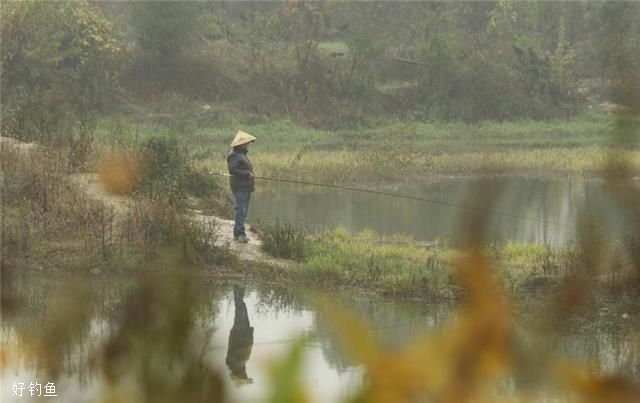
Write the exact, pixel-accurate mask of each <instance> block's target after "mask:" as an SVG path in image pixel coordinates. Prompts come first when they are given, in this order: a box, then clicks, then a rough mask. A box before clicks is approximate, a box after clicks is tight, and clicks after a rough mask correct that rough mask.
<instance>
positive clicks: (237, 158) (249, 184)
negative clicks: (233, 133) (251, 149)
mask: <svg viewBox="0 0 640 403" xmlns="http://www.w3.org/2000/svg"><path fill="white" fill-rule="evenodd" d="M227 166H228V167H229V174H231V175H232V176H231V177H229V185H231V191H232V192H238V191H244V192H253V191H254V189H255V185H254V182H255V180H254V179H253V176H251V175H249V173H251V174H253V166H252V165H251V161H250V160H249V157H248V156H247V150H246V149H241V148H237V147H236V148H233V149H232V150H231V152H230V153H229V155H228V156H227Z"/></svg>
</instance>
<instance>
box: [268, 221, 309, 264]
mask: <svg viewBox="0 0 640 403" xmlns="http://www.w3.org/2000/svg"><path fill="white" fill-rule="evenodd" d="M259 228H260V238H261V239H262V247H263V249H264V250H265V251H266V252H267V253H269V254H270V255H272V256H274V257H281V258H285V259H295V260H300V259H303V258H304V255H305V242H304V238H305V232H304V231H303V230H301V229H299V228H295V227H293V226H292V225H291V224H288V223H284V222H281V221H279V220H276V221H274V222H272V223H261V224H260V225H259Z"/></svg>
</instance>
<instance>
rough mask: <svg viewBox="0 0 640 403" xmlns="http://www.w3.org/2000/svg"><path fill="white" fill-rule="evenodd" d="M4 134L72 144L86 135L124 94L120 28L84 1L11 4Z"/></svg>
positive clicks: (5, 18)
mask: <svg viewBox="0 0 640 403" xmlns="http://www.w3.org/2000/svg"><path fill="white" fill-rule="evenodd" d="M2 11H3V12H2V38H3V40H2V43H3V46H2V95H3V105H2V106H3V107H2V118H3V119H2V122H3V127H2V129H3V132H4V133H6V134H9V135H11V136H14V137H17V138H20V139H25V140H39V141H43V142H48V143H57V144H67V142H68V141H70V139H71V135H72V133H73V131H74V130H79V131H80V135H81V136H83V135H84V136H86V133H87V132H89V131H90V129H91V128H92V126H93V124H94V118H95V116H94V114H95V112H97V111H99V110H104V108H105V107H106V106H107V105H108V104H109V103H110V102H111V101H112V100H113V97H114V96H115V95H116V93H117V90H118V82H117V74H118V68H117V64H116V61H117V57H118V55H119V54H120V48H119V47H118V45H117V44H116V41H115V37H114V33H113V29H112V25H111V23H110V22H108V21H107V20H106V19H105V18H104V17H103V16H102V15H101V13H100V10H99V8H97V7H96V6H95V5H93V4H90V3H88V2H85V1H79V2H58V3H51V2H35V1H19V2H9V3H7V4H5V5H4V6H3V10H2Z"/></svg>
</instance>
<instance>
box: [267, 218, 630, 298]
mask: <svg viewBox="0 0 640 403" xmlns="http://www.w3.org/2000/svg"><path fill="white" fill-rule="evenodd" d="M269 232H271V233H272V235H269V236H271V237H273V236H274V235H273V233H277V234H279V235H278V236H280V238H279V239H281V243H280V244H279V246H280V247H281V248H283V247H285V246H283V245H286V247H290V245H291V244H290V243H289V241H288V240H293V243H294V244H295V245H296V246H297V247H298V248H300V249H299V250H301V251H304V252H303V257H302V259H301V260H300V262H299V263H298V264H297V265H293V266H291V267H288V268H287V269H282V270H286V272H284V271H282V270H281V271H279V273H280V277H282V278H283V280H282V281H294V282H296V283H304V284H318V283H322V284H324V285H329V286H331V285H333V286H345V287H356V288H361V289H366V290H373V291H376V292H379V293H381V294H383V295H386V296H391V297H400V298H426V299H451V298H454V297H456V296H458V295H459V294H460V292H461V290H460V289H459V288H458V287H457V285H456V284H457V281H456V278H455V277H456V276H455V270H454V267H455V264H456V259H457V258H458V257H459V256H460V251H459V250H457V249H453V248H448V247H445V246H442V245H440V244H437V243H436V244H425V243H420V242H418V241H416V240H414V239H412V238H410V237H406V236H400V235H393V236H381V235H379V234H377V233H375V232H374V231H371V230H365V231H361V232H358V233H350V232H348V231H347V230H345V229H341V228H338V229H333V230H328V231H324V232H321V233H316V234H312V233H303V232H302V231H299V230H295V229H292V228H291V227H290V226H288V225H285V224H282V223H279V224H278V225H277V226H272V227H270V228H269ZM292 233H293V234H296V236H295V237H289V238H288V237H287V236H286V234H292ZM270 242H271V241H270ZM270 248H271V247H270ZM268 250H270V249H268ZM618 252H619V251H616V250H615V248H612V249H611V250H609V251H607V253H608V254H609V256H610V257H611V259H610V260H611V261H612V262H613V261H617V260H616V258H615V257H616V256H618V255H619V253H618ZM276 253H279V252H276ZM485 254H486V255H487V256H488V257H489V258H490V259H491V261H492V262H493V263H492V267H493V268H494V274H495V276H496V278H497V279H498V281H499V282H500V283H501V284H502V286H503V287H504V289H505V290H507V291H508V292H510V293H511V294H513V295H514V296H515V297H525V296H527V295H530V294H531V293H536V292H538V291H540V290H547V289H548V288H549V287H553V286H554V285H557V284H560V283H561V281H562V279H563V278H565V277H566V276H569V275H575V274H579V273H576V270H578V271H580V270H583V268H582V265H581V264H580V262H581V260H580V259H581V257H580V256H581V255H580V251H579V250H577V249H576V248H574V247H552V246H549V245H539V244H524V243H515V242H508V243H506V244H494V245H488V246H487V247H486V249H485ZM278 256H283V255H282V254H280V255H278ZM298 256H299V255H298ZM602 270H604V272H603V273H602V274H604V275H605V276H606V273H609V272H610V271H611V270H613V266H612V267H603V268H602ZM616 273H617V274H619V278H628V277H625V274H624V273H627V275H628V274H629V273H632V268H631V266H630V265H629V264H627V266H625V267H624V268H618V269H617V270H616ZM583 274H586V273H583ZM598 276H600V274H597V275H596V277H594V279H593V281H595V282H596V283H594V284H597V281H599V280H598ZM285 278H286V279H285ZM603 285H606V284H603ZM607 286H608V285H607Z"/></svg>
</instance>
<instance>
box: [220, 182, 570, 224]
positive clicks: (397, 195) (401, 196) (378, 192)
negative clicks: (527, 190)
mask: <svg viewBox="0 0 640 403" xmlns="http://www.w3.org/2000/svg"><path fill="white" fill-rule="evenodd" d="M209 174H210V175H215V176H226V177H232V176H236V175H231V174H228V173H225V172H209ZM253 178H254V179H259V180H263V181H269V182H281V183H292V184H296V185H308V186H317V187H324V188H330V189H339V190H347V191H351V192H360V193H369V194H375V195H381V196H387V197H395V198H399V199H406V200H415V201H420V202H425V203H431V204H439V205H442V206H448V207H455V208H459V209H464V210H471V211H481V212H484V213H488V214H492V215H498V216H503V217H510V218H517V219H521V220H528V221H534V222H538V223H543V224H549V225H553V226H562V225H561V224H559V223H555V222H552V221H548V220H543V219H541V218H536V217H527V216H522V215H518V214H512V213H504V212H501V211H495V210H490V209H486V208H482V207H475V206H468V205H465V204H459V203H451V202H446V201H442V200H433V199H427V198H424V197H418V196H411V195H406V194H401V193H393V192H385V191H382V190H373V189H365V188H359V187H354V186H344V185H335V184H330V183H319V182H308V181H300V180H294V179H284V178H269V177H266V176H253Z"/></svg>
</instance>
